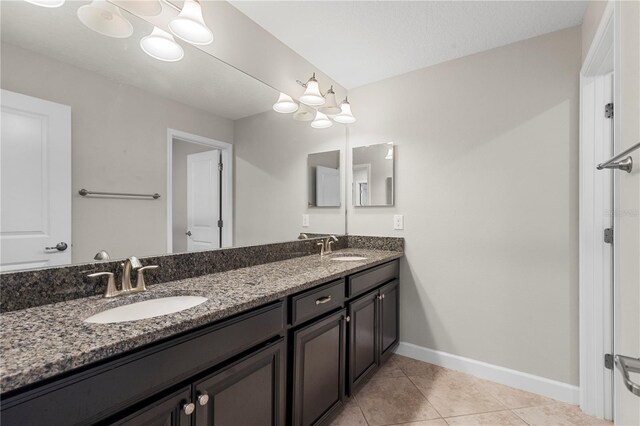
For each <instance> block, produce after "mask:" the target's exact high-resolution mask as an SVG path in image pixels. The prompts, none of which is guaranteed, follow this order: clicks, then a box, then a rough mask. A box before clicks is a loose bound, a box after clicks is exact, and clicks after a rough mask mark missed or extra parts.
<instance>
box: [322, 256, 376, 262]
mask: <svg viewBox="0 0 640 426" xmlns="http://www.w3.org/2000/svg"><path fill="white" fill-rule="evenodd" d="M331 260H335V261H337V262H357V261H359V260H367V258H366V257H362V256H353V255H344V256H334V257H331Z"/></svg>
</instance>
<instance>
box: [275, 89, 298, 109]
mask: <svg viewBox="0 0 640 426" xmlns="http://www.w3.org/2000/svg"><path fill="white" fill-rule="evenodd" d="M273 110H274V111H275V112H280V113H282V114H289V113H292V112H296V111H297V110H298V104H297V103H295V102H294V100H293V99H291V96H289V95H287V94H285V93H282V92H280V96H278V101H277V102H276V103H275V104H273Z"/></svg>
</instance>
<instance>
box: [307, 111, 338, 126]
mask: <svg viewBox="0 0 640 426" xmlns="http://www.w3.org/2000/svg"><path fill="white" fill-rule="evenodd" d="M331 126H333V123H332V122H331V120H329V117H327V116H326V115H324V114H323V113H321V112H320V111H318V112H317V113H316V118H315V119H314V120H313V121H312V122H311V127H313V128H314V129H326V128H327V127H331Z"/></svg>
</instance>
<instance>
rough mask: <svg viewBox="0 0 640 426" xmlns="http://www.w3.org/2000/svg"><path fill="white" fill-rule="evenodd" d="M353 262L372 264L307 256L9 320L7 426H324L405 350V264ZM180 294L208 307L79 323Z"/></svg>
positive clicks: (387, 258)
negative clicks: (115, 308)
mask: <svg viewBox="0 0 640 426" xmlns="http://www.w3.org/2000/svg"><path fill="white" fill-rule="evenodd" d="M342 251H347V250H341V251H337V252H335V253H334V256H340V253H341V252H342ZM351 251H353V249H351ZM358 254H360V255H361V256H362V257H366V260H360V261H355V262H335V261H332V260H331V258H330V256H326V257H325V258H321V257H320V256H318V255H313V256H304V257H299V258H295V259H290V260H285V261H280V262H272V263H266V264H263V265H257V266H252V267H248V268H242V269H235V270H231V271H227V272H223V273H216V274H210V275H204V276H200V277H194V278H188V279H184V280H179V281H175V282H168V283H164V284H162V285H158V286H154V287H153V288H152V289H151V290H150V291H148V292H146V293H144V294H142V295H135V296H124V297H119V298H116V299H113V300H108V299H104V298H100V297H92V298H83V299H76V300H71V301H66V302H60V303H56V304H50V305H44V306H38V307H33V308H29V309H24V310H19V311H14V312H8V313H4V314H2V315H3V323H4V326H5V327H8V329H9V330H11V331H9V332H6V333H4V334H5V336H3V337H4V341H3V347H4V348H5V349H6V348H7V347H10V346H11V345H12V344H16V345H19V347H16V348H12V349H11V350H3V361H2V362H3V364H2V366H3V378H2V384H3V392H4V393H3V395H2V416H1V420H2V423H3V424H5V425H18V424H19V425H30V424H47V425H57V424H60V425H62V424H65V425H66V424H89V423H91V424H93V423H105V424H162V425H166V424H171V425H256V424H272V425H284V424H295V425H311V424H322V423H326V421H327V420H329V419H330V418H331V416H332V414H333V413H334V412H335V410H336V409H338V408H339V407H340V406H342V404H343V403H344V401H345V399H346V398H348V396H349V395H351V394H353V392H354V391H355V390H356V389H357V388H358V387H359V386H360V385H361V384H362V383H363V382H364V381H365V380H366V379H367V378H368V377H369V376H370V375H371V374H372V373H374V372H375V371H376V370H377V369H378V368H379V366H380V365H382V364H383V363H384V362H385V360H386V359H387V358H388V357H389V355H390V354H391V352H392V351H393V350H394V348H395V347H396V345H397V344H398V313H399V305H398V303H399V297H398V296H399V260H398V259H399V258H400V257H401V256H402V253H401V252H389V251H381V250H358ZM176 294H197V295H201V296H205V297H207V298H208V299H209V300H208V301H207V302H205V303H203V304H201V305H198V306H196V307H194V308H191V309H188V310H185V311H182V312H179V313H176V314H172V315H166V316H162V317H156V318H150V319H146V320H140V321H135V322H128V323H113V324H89V323H86V322H84V321H83V319H84V318H86V317H87V316H88V315H89V314H91V313H93V312H95V311H96V310H99V309H104V308H105V307H106V306H110V305H112V304H114V303H116V304H123V303H130V302H133V301H137V300H141V299H140V298H154V297H162V296H165V295H176ZM127 299H129V300H127ZM27 323H28V324H27ZM13 324H15V327H12V325H13ZM28 330H31V335H29V334H28ZM22 332H24V333H26V335H22V336H20V333H22ZM43 336H47V337H46V340H41V338H42V337H43ZM74 342H75V343H74ZM45 377H46V378H45Z"/></svg>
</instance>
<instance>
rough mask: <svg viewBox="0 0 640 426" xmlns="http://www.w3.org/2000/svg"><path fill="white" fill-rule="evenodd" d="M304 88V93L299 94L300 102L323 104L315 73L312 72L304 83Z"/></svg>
mask: <svg viewBox="0 0 640 426" xmlns="http://www.w3.org/2000/svg"><path fill="white" fill-rule="evenodd" d="M304 87H305V88H306V89H305V91H304V94H303V95H302V96H300V102H302V103H303V104H307V105H309V106H321V105H324V103H325V99H324V96H322V93H320V86H319V85H318V80H316V73H313V75H312V76H311V78H310V79H309V81H307V83H306V84H305V85H304Z"/></svg>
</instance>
